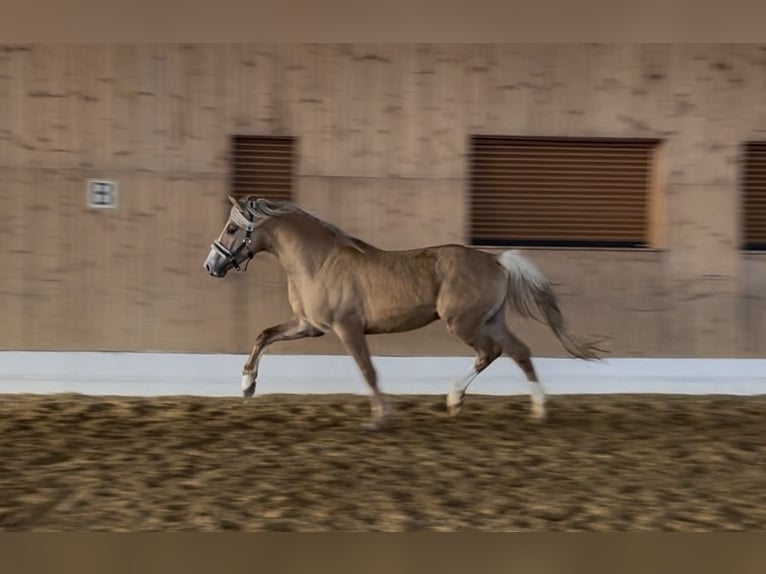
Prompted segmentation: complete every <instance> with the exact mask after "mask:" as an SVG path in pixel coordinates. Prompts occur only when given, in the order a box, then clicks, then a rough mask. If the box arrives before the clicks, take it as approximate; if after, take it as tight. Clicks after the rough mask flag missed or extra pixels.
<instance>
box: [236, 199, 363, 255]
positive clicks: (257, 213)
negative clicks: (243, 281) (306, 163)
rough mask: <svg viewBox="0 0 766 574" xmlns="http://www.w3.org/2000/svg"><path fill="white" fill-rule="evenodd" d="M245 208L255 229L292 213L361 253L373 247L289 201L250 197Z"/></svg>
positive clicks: (245, 202) (245, 203)
mask: <svg viewBox="0 0 766 574" xmlns="http://www.w3.org/2000/svg"><path fill="white" fill-rule="evenodd" d="M244 208H245V209H246V210H247V212H248V213H249V214H250V215H252V216H253V218H254V220H253V221H252V222H250V225H252V226H253V227H258V226H259V225H261V224H263V223H264V222H265V221H266V220H268V219H270V218H272V217H275V216H280V215H287V214H291V213H298V214H300V215H302V216H303V217H306V218H307V219H310V220H312V221H315V222H316V223H319V224H320V225H321V226H322V227H324V228H325V229H327V230H328V231H329V232H330V233H331V234H332V235H333V237H335V238H336V239H337V240H338V241H340V243H341V244H343V245H348V246H349V247H353V248H354V249H356V250H357V251H360V252H361V253H366V252H367V251H368V250H369V249H371V248H372V246H371V245H370V244H369V243H367V242H365V241H362V240H361V239H359V238H358V237H354V236H353V235H349V234H348V233H346V232H345V231H343V230H342V229H340V228H339V227H336V226H335V225H333V224H332V223H329V222H327V221H325V220H323V219H320V218H319V217H316V216H315V215H312V214H310V213H309V212H308V211H306V210H304V209H301V208H300V207H298V206H297V205H295V204H294V203H291V202H289V201H278V200H274V199H264V198H261V197H254V196H248V197H247V198H246V199H245V201H244Z"/></svg>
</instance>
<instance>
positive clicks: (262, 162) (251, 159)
mask: <svg viewBox="0 0 766 574" xmlns="http://www.w3.org/2000/svg"><path fill="white" fill-rule="evenodd" d="M294 158H295V138H293V137H289V136H260V135H258V136H253V135H236V136H234V137H233V138H232V168H231V195H233V196H234V197H244V196H247V195H257V196H258V197H263V198H266V199H275V200H281V201H292V199H293V175H294V169H293V167H294Z"/></svg>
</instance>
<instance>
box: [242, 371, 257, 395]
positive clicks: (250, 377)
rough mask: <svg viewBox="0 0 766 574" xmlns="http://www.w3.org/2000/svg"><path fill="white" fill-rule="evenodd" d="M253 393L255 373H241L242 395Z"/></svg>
mask: <svg viewBox="0 0 766 574" xmlns="http://www.w3.org/2000/svg"><path fill="white" fill-rule="evenodd" d="M254 394H255V375H254V374H252V373H246V374H244V375H242V395H243V396H244V397H246V398H247V397H252V396H253V395H254Z"/></svg>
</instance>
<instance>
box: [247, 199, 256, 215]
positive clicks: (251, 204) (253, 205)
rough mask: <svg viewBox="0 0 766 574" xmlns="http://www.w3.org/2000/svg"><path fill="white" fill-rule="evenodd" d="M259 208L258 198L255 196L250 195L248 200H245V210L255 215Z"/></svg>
mask: <svg viewBox="0 0 766 574" xmlns="http://www.w3.org/2000/svg"><path fill="white" fill-rule="evenodd" d="M257 207H258V198H257V197H256V196H254V195H248V196H247V198H245V208H246V209H247V210H248V211H249V212H250V213H255V210H256V208H257Z"/></svg>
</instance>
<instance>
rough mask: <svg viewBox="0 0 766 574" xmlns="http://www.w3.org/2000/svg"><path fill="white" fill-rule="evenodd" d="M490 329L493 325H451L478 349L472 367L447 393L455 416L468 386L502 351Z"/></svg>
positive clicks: (449, 405) (450, 409)
mask: <svg viewBox="0 0 766 574" xmlns="http://www.w3.org/2000/svg"><path fill="white" fill-rule="evenodd" d="M490 330H491V325H489V324H484V325H481V326H479V327H478V328H475V329H460V328H459V327H458V328H455V327H454V326H450V331H452V332H453V333H454V334H455V335H457V336H458V337H460V338H461V339H462V340H463V341H464V342H465V343H466V344H467V345H469V346H470V347H471V348H473V350H474V351H476V359H475V360H474V363H473V366H472V367H471V369H470V370H469V371H468V372H467V373H466V374H465V376H464V377H463V378H462V379H460V380H458V381H455V382H454V383H453V385H452V388H451V389H450V390H449V392H448V393H447V410H448V412H449V413H450V414H451V415H453V416H454V415H457V414H458V413H459V412H460V409H461V408H462V406H463V400H464V399H465V393H466V390H468V386H469V385H470V384H471V383H472V382H473V380H474V379H475V378H476V377H478V376H479V373H481V372H482V371H483V370H484V369H486V368H487V367H489V366H490V365H491V364H492V362H493V361H494V360H495V359H497V358H498V357H499V356H500V354H501V352H502V347H501V346H500V345H499V344H498V343H497V341H496V340H495V337H493V336H492V334H491V333H490Z"/></svg>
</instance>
